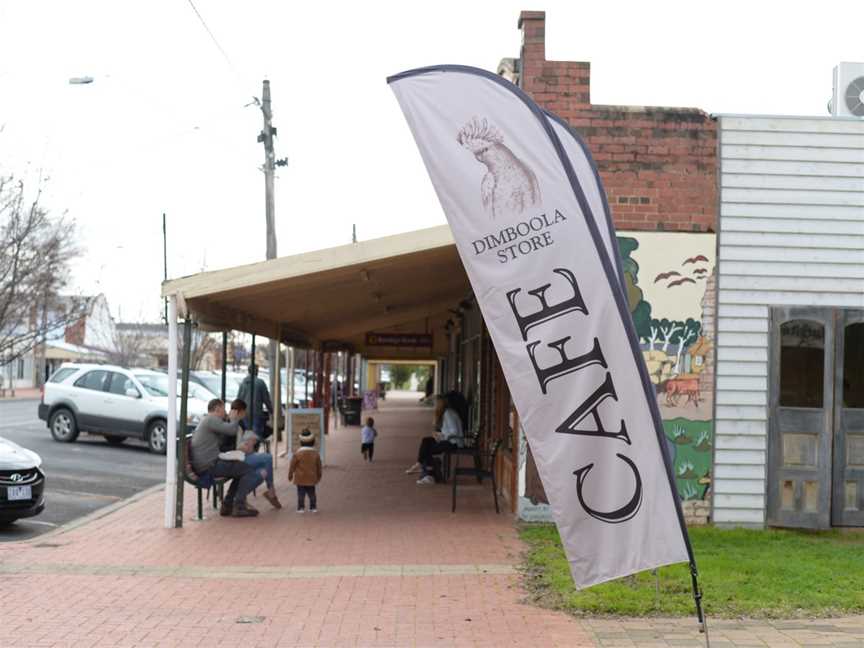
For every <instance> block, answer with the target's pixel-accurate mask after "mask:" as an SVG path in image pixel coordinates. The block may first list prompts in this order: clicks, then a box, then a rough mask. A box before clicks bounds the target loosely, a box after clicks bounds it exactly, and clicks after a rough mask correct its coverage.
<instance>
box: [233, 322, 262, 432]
mask: <svg viewBox="0 0 864 648" xmlns="http://www.w3.org/2000/svg"><path fill="white" fill-rule="evenodd" d="M249 366H250V367H252V368H254V369H253V370H252V371H250V372H249V418H248V421H249V429H250V430H252V431H253V432H254V431H255V387H257V385H258V363H257V362H255V334H254V333H253V334H252V362H250V363H249ZM237 440H238V441H239V440H240V438H239V436H238V438H237Z"/></svg>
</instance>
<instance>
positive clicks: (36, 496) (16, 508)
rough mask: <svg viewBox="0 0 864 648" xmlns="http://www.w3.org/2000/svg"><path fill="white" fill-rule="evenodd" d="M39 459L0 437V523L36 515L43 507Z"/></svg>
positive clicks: (43, 486) (43, 483)
mask: <svg viewBox="0 0 864 648" xmlns="http://www.w3.org/2000/svg"><path fill="white" fill-rule="evenodd" d="M44 492H45V473H44V472H42V458H41V457H40V456H39V455H38V454H36V453H35V452H33V451H32V450H27V449H26V448H22V447H21V446H19V445H18V444H17V443H13V442H12V441H9V440H8V439H4V438H3V437H0V524H10V523H12V522H14V521H15V520H17V519H19V518H26V517H33V516H34V515H39V514H40V513H41V512H42V511H43V510H44V509H45V495H44Z"/></svg>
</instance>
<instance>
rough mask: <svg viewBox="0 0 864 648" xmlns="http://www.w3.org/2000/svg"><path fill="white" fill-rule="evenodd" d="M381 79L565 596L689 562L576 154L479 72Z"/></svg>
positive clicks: (592, 174)
mask: <svg viewBox="0 0 864 648" xmlns="http://www.w3.org/2000/svg"><path fill="white" fill-rule="evenodd" d="M388 81H389V83H390V86H391V88H392V89H393V92H394V93H395V94H396V98H397V100H398V101H399V104H400V106H401V107H402V110H403V112H404V114H405V118H406V119H407V121H408V124H409V126H410V128H411V131H412V133H413V135H414V139H415V140H416V142H417V146H418V147H419V149H420V153H421V155H422V157H423V161H424V162H425V164H426V168H427V170H428V171H429V175H430V177H431V179H432V184H433V185H434V186H435V190H436V191H437V193H438V197H439V199H440V201H441V205H442V207H443V208H444V213H445V214H446V215H447V220H448V221H449V223H450V228H451V229H452V231H453V236H454V238H455V240H456V245H457V247H458V249H459V254H460V256H461V258H462V262H463V264H464V266H465V270H466V271H467V273H468V277H469V279H470V281H471V285H472V287H473V289H474V294H475V296H476V297H477V300H478V302H479V304H480V308H481V311H482V313H483V317H484V319H485V321H486V324H487V326H488V328H489V332H490V335H491V337H492V341H493V343H494V345H495V350H496V352H497V354H498V357H499V359H500V361H501V366H502V368H503V370H504V375H505V377H506V378H507V383H508V385H509V387H510V391H511V393H512V396H513V400H514V402H515V404H516V409H517V410H518V412H519V416H520V419H521V422H522V425H523V427H524V429H525V434H526V436H527V438H528V442H529V443H530V445H531V450H532V453H533V455H534V458H535V460H536V462H537V468H538V471H539V473H540V477H541V479H542V481H543V486H544V489H545V491H546V495H547V496H548V498H549V503H550V505H551V508H552V512H553V515H554V518H555V522H556V523H557V525H558V529H559V531H560V534H561V539H562V541H563V544H564V549H565V551H566V553H567V557H568V560H569V561H570V567H571V572H572V574H573V578H574V581H575V583H576V585H577V587H586V586H589V585H593V584H596V583H601V582H604V581H607V580H611V579H614V578H618V577H620V576H624V575H627V574H631V573H634V572H637V571H642V570H646V569H652V568H655V567H658V566H661V565H667V564H671V563H676V562H684V561H688V560H691V554H692V552H691V551H690V550H689V540H687V538H686V535H685V534H686V530H685V527H684V526H683V517H682V516H681V509H680V502H679V501H678V499H677V494H674V493H673V488H674V480H673V477H672V474H671V471H670V470H669V468H668V462H667V461H666V459H665V458H664V454H663V453H664V451H665V450H663V449H661V440H663V439H664V436H663V428H662V421H661V420H660V416H659V412H658V410H657V403H656V400H655V399H656V396H655V394H654V389H653V386H652V385H651V383H650V382H649V380H648V376H647V372H646V371H645V367H644V362H643V360H642V355H641V351H640V349H639V345H638V340H637V338H636V335H635V331H634V330H633V324H632V320H631V318H630V314H629V310H628V307H627V298H626V292H625V290H624V288H623V281H622V274H621V271H620V263H619V262H618V261H617V245H616V241H615V238H614V230H613V228H612V225H611V221H610V220H609V216H608V210H607V209H606V207H605V203H604V201H605V198H604V197H603V188H602V185H601V184H600V179H599V175H597V173H596V171H595V169H594V167H593V162H592V161H591V160H590V157H589V156H588V155H587V153H586V151H585V149H584V148H583V147H582V146H580V143H579V142H578V141H577V140H576V139H575V137H574V136H573V135H572V134H571V133H570V132H569V130H568V129H567V128H566V127H565V126H564V125H563V124H561V123H560V122H559V121H557V120H556V119H555V118H553V117H552V116H549V115H547V114H545V113H544V112H543V111H541V110H540V109H539V108H538V107H537V105H536V104H534V102H533V101H531V99H530V98H528V97H527V95H525V94H524V93H523V92H522V91H521V90H519V89H518V88H516V87H515V86H514V85H512V84H511V83H509V82H507V81H505V80H504V79H502V78H500V77H498V76H496V75H494V74H491V73H489V72H486V71H484V70H478V69H474V68H468V67H463V66H442V67H435V68H424V69H421V70H412V71H409V72H404V73H402V74H398V75H396V76H394V77H391V78H390V79H389V80H388ZM662 442H664V443H665V440H663V441H662ZM691 562H692V560H691Z"/></svg>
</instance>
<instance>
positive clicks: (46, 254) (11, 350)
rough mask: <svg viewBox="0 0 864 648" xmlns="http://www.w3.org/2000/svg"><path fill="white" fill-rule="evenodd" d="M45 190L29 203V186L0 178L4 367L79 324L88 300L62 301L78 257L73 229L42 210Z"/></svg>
mask: <svg viewBox="0 0 864 648" xmlns="http://www.w3.org/2000/svg"><path fill="white" fill-rule="evenodd" d="M40 197H41V189H37V191H36V195H35V197H33V199H32V200H28V199H27V193H26V190H25V185H24V182H23V181H22V180H19V179H17V178H15V177H14V176H11V175H5V176H0V362H2V363H3V364H6V363H9V362H12V361H14V360H16V359H17V358H20V357H21V356H23V355H25V354H27V353H28V352H30V351H31V350H32V349H33V348H34V347H35V346H37V345H38V344H41V343H44V341H45V339H46V337H48V336H49V335H50V334H52V333H53V332H55V331H62V330H63V329H64V328H65V327H66V326H67V325H68V324H72V323H74V322H76V321H78V320H80V319H81V318H82V317H83V316H84V315H85V314H86V313H87V311H88V309H89V301H88V300H87V299H86V298H83V297H80V298H69V297H66V298H64V297H61V296H60V291H61V290H63V289H64V288H66V286H67V285H68V282H69V276H70V269H69V264H70V261H71V260H72V259H73V258H75V257H76V256H77V255H78V254H79V250H78V248H77V247H76V246H75V224H74V223H73V222H72V221H71V220H69V219H67V218H65V217H63V216H59V217H56V216H51V215H49V213H48V212H47V211H46V210H45V209H44V208H43V207H41V206H40V204H39V199H40Z"/></svg>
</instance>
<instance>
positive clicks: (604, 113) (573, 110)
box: [517, 11, 717, 232]
mask: <svg viewBox="0 0 864 648" xmlns="http://www.w3.org/2000/svg"><path fill="white" fill-rule="evenodd" d="M545 22H546V17H545V12H542V11H523V12H522V14H521V15H520V17H519V28H520V29H521V30H522V51H521V57H520V61H519V65H518V66H517V68H518V72H517V74H518V79H519V84H520V85H521V86H522V88H523V89H524V90H525V91H526V92H528V93H529V94H530V95H531V96H532V97H533V98H534V100H535V101H537V103H539V104H540V105H541V106H543V107H544V108H546V109H548V110H551V111H552V112H554V113H556V114H557V115H558V116H559V117H562V118H563V119H566V120H567V122H568V123H569V124H570V125H571V126H573V127H574V128H575V129H576V130H578V131H579V133H580V134H581V135H582V136H583V137H584V138H585V140H586V141H587V142H588V145H589V147H590V149H591V152H592V154H593V156H594V159H595V160H596V162H597V165H598V167H599V168H600V173H601V175H602V177H603V182H604V184H605V186H606V192H607V194H608V198H609V204H610V206H611V208H612V215H613V218H614V220H615V226H616V227H617V228H618V229H622V230H652V231H656V230H669V231H688V232H707V231H715V229H716V228H715V223H716V217H717V215H716V196H717V189H716V177H717V176H716V172H717V148H716V147H717V123H716V122H715V121H714V120H712V119H711V118H710V117H709V115H708V114H706V113H705V112H703V111H701V110H698V109H695V108H654V107H644V106H600V105H592V104H591V65H590V63H582V62H573V61H547V60H546V47H545Z"/></svg>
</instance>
